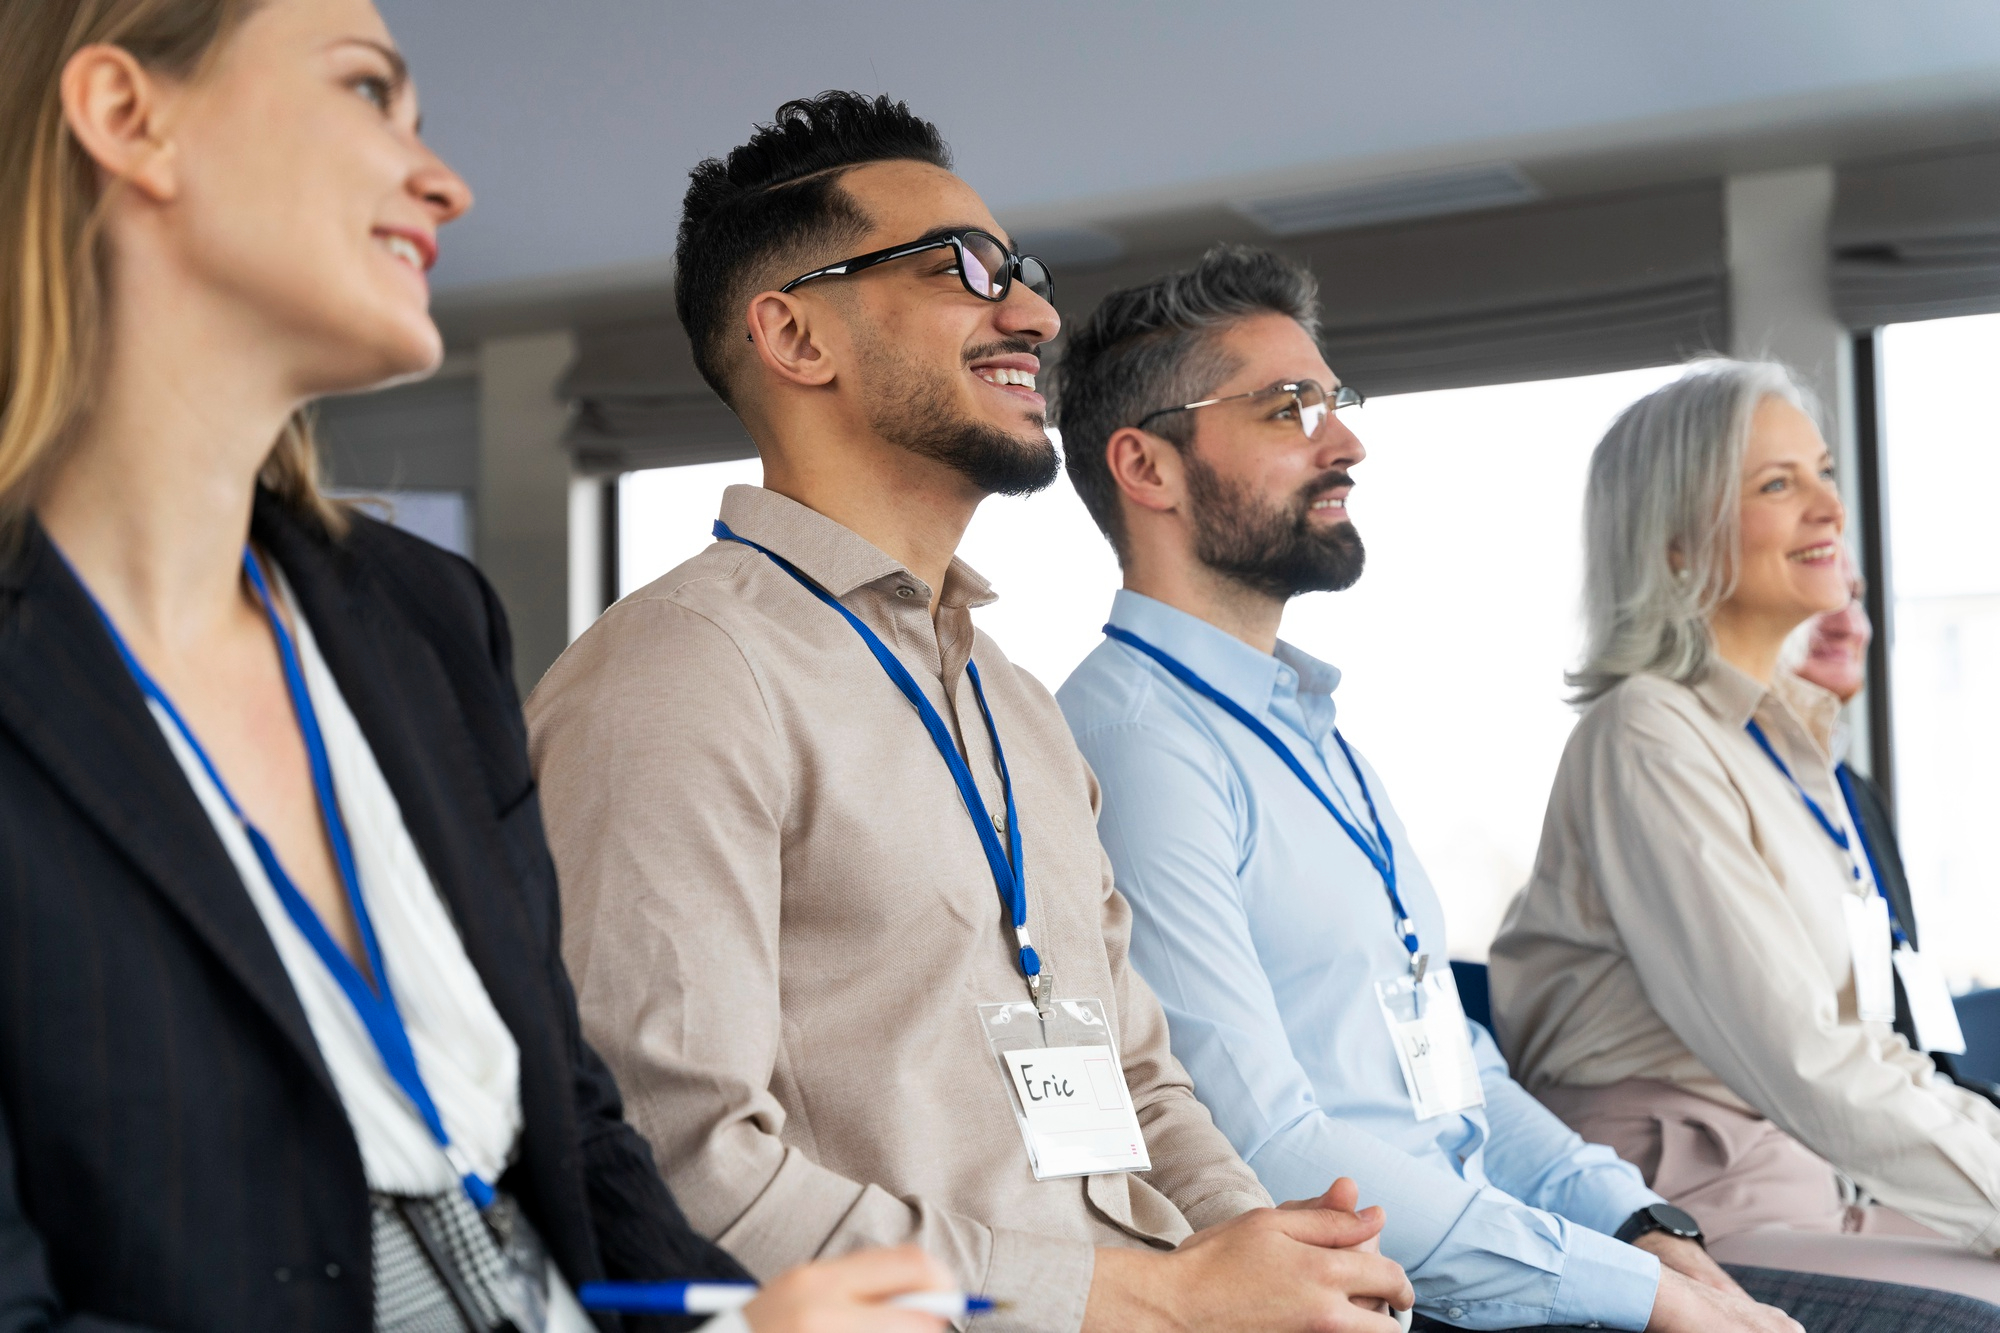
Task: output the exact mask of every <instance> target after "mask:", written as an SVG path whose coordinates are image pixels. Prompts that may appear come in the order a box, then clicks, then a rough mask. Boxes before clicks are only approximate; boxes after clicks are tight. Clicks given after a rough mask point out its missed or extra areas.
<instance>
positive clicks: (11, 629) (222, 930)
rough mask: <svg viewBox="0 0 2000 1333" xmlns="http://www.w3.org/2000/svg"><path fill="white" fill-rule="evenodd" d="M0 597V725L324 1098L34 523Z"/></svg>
mask: <svg viewBox="0 0 2000 1333" xmlns="http://www.w3.org/2000/svg"><path fill="white" fill-rule="evenodd" d="M0 598H4V599H5V601H4V602H0V726H4V727H5V728H7V729H8V730H9V731H11V732H13V734H14V736H15V738H16V739H17V740H19V742H20V743H21V745H22V746H23V747H24V748H25V749H26V750H28V751H29V752H30V753H31V754H33V755H34V756H35V758H36V760H37V761H38V762H39V763H40V764H41V765H42V767H43V768H44V769H45V770H46V771H47V772H48V774H49V776H50V777H51V778H52V779H53V780H54V781H55V782H56V783H58V784H60V785H61V786H62V787H63V789H64V790H65V791H67V792H68V793H69V795H70V798H71V799H72V800H74V801H75V802H76V803H77V805H78V806H79V807H80V808H81V809H82V810H83V811H84V813H85V814H86V815H87V816H88V817H89V818H90V819H91V820H92V821H93V822H95V823H96V824H97V825H98V827H99V828H101V829H102V830H103V831H104V833H105V836H106V837H108V838H109V839H110V840H111V841H112V842H113V843H114V844H115V845H116V846H117V847H118V848H119V850H120V851H121V852H122V853H123V854H124V855H125V857H126V858H127V859H128V860H130V861H131V862H132V864H133V865H134V866H135V867H136V868H137V869H138V870H139V872H140V874H141V875H143V876H144V877H145V878H146V879H147V880H148V881H149V882H150V883H151V884H152V885H153V886H154V887H155V888H157V889H158V890H159V891H160V893H161V894H163V895H164V896H165V897H166V898H167V900H168V901H169V902H171V903H172V904H173V906H174V907H175V908H176V909H177V910H178V911H179V913H180V915H181V916H182V917H183V918H184V919H185V920H186V921H187V923H188V924H189V926H190V927H192V929H193V930H194V932H195V933H196V934H197V935H198V936H199V937H200V938H201V939H202V940H203V942H204V943H206V944H207V946H208V947H209V948H210V949H211V950H212V951H213V952H214V953H215V955H216V956H217V957H218V958H220V959H221V961H222V963H223V965H224V966H225V967H227V968H228V970H229V971H230V973H231V974H232V975H233V976H234V977H235V978H236V980H237V981H238V982H240V983H241V984H242V985H243V987H244V988H245V989H246V990H248V991H249V993H250V995H251V997H252V998H253V999H254V1000H255V1001H256V1002H257V1003H258V1005H259V1006H260V1007H261V1008H262V1009H263V1010H264V1012H265V1014H266V1015H268V1016H269V1017H270V1019H271V1021H272V1022H273V1023H275V1024H276V1025H277V1026H278V1028H279V1030H280V1031H281V1032H282V1033H283V1034H284V1036H285V1038H286V1039H287V1040H288V1041H289V1042H290V1043H291V1044H292V1046H293V1047H294V1048H295V1049H296V1050H297V1051H298V1053H299V1055H300V1057H301V1058H302V1059H303V1060H304V1061H305V1062H306V1064H307V1066H308V1067H309V1068H310V1069H311V1070H312V1072H313V1075H314V1077H315V1078H317V1079H318V1080H319V1081H320V1083H321V1084H322V1085H323V1086H324V1087H325V1089H326V1091H327V1092H328V1094H329V1095H334V1088H333V1080H332V1077H331V1076H330V1075H329V1074H328V1073H327V1070H326V1065H325V1063H324V1061H322V1060H321V1058H320V1053H319V1044H318V1043H317V1042H316V1041H315V1040H314V1039H313V1035H312V1028H311V1026H310V1025H309V1024H308V1023H307V1022H306V1015H305V1010H304V1008H303V1007H302V1006H301V1005H300V1004H299V998H298V994H297V992H296V991H294V990H293V989H292V982H291V978H290V977H289V976H288V975H286V972H285V966H284V963H283V962H281V961H280V960H279V958H278V951H277V949H276V947H275V946H274V945H273V944H272V943H271V937H270V933H269V932H268V931H266V930H265V928H264V921H263V918H262V917H260V916H258V915H257V909H256V907H255V906H254V905H253V904H252V903H251V901H250V895H249V893H248V892H247V891H246V890H245V889H244V887H243V881H242V878H241V876H239V875H238V874H237V871H236V866H235V863H234V862H232V861H231V860H230V859H229V853H228V852H227V851H225V850H224V849H223V846H222V841H221V839H219V838H218V837H216V835H215V828H214V826H213V825H212V824H211V823H210V822H209V818H208V814H207V812H206V811H205V810H203V808H202V806H201V803H200V801H199V800H197V799H196V797H195V794H194V789H193V788H192V787H190V786H189V785H188V781H187V776H186V774H184V773H183V772H182V771H181V767H180V764H179V762H178V761H177V760H176V759H175V758H174V755H173V751H172V750H170V749H168V748H167V743H166V738H165V737H163V736H162V735H161V734H160V729H159V726H158V724H156V723H155V722H154V720H153V714H152V712H151V711H150V710H149V709H148V708H147V707H146V703H145V699H144V697H143V696H142V695H141V694H140V693H139V688H138V686H137V685H136V684H134V683H133V681H132V678H131V676H130V675H129V674H128V673H127V672H126V670H125V666H124V663H122V662H120V661H119V659H118V654H117V650H116V648H115V647H113V645H112V642H111V639H110V636H109V635H108V634H107V633H106V632H105V629H104V626H103V623H102V622H101V621H100V620H99V619H98V615H97V610H96V608H95V606H93V605H92V603H91V600H90V596H89V594H88V593H87V592H85V591H84V589H83V586H82V585H81V584H80V583H78V582H77V579H76V576H75V575H74V574H73V573H72V572H71V571H70V569H69V566H68V565H67V564H66V563H65V562H64V561H63V559H62V558H61V556H60V555H59V554H58V553H57V552H56V550H55V547H54V546H53V545H52V544H51V543H50V542H49V540H48V538H47V536H46V535H45V534H44V533H43V532H42V530H41V527H40V525H39V524H32V523H31V524H30V525H29V527H28V529H27V530H26V531H25V532H24V533H23V534H22V538H21V543H20V546H19V549H18V550H17V551H16V552H15V554H14V556H13V558H12V559H11V560H9V561H7V562H6V566H5V568H4V569H0ZM8 603H11V604H8Z"/></svg>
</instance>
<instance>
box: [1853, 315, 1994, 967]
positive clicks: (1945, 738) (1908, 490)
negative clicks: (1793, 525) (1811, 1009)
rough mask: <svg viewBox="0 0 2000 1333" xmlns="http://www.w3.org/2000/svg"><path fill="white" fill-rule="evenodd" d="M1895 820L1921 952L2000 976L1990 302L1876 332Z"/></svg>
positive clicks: (1992, 362) (1941, 960) (1992, 360)
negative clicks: (1962, 314)
mask: <svg viewBox="0 0 2000 1333" xmlns="http://www.w3.org/2000/svg"><path fill="white" fill-rule="evenodd" d="M1882 359H1883V394H1882V399H1883V402H1882V406H1883V413H1884V421H1883V428H1884V429H1883V460H1884V471H1885V474H1886V475H1885V479H1884V490H1885V492H1886V496H1885V498H1886V500H1887V504H1888V510H1889V513H1888V523H1887V525H1886V526H1887V530H1888V537H1889V560H1888V566H1889V577H1890V584H1891V587H1890V591H1891V593H1892V594H1893V602H1892V607H1893V609H1892V611H1891V618H1892V624H1893V629H1894V641H1893V642H1892V643H1891V645H1890V662H1889V665H1890V680H1889V684H1890V698H1891V706H1892V709H1893V713H1892V716H1893V718H1894V728H1893V735H1894V738H1895V747H1896V817H1897V825H1898V831H1899V840H1900V842H1901V844H1902V849H1903V859H1904V862H1905V865H1906V867H1907V869H1908V870H1909V874H1910V892H1911V894H1912V896H1913V897H1914V899H1915V903H1916V909H1917V919H1918V922H1919V923H1920V925H1921V927H1922V932H1923V934H1922V942H1923V945H1924V952H1925V953H1927V954H1934V955H1935V956H1936V957H1937V958H1938V961H1939V962H1940V963H1942V964H1943V966H1944V970H1945V975H1946V976H1947V977H1948V978H1949V979H1950V981H1951V983H1952V987H1953V989H1954V990H1961V991H1962V990H1967V989H1970V988H1972V987H1974V986H1981V985H1985V986H1991V985H1996V984H2000V894H1996V893H1995V892H1994V890H1995V888H1996V887H2000V846H1997V845H1996V844H1995V843H1994V841H1993V837H1992V828H1993V820H1994V811H1995V810H1996V809H2000V767H1996V765H1995V764H1994V762H1993V755H1994V753H1995V752H1996V750H2000V684H1996V683H2000V550H1996V547H1995V545H1994V540H1993V536H1992V532H1993V526H1992V524H1993V517H1992V505H1993V503H1994V497H1995V496H1996V495H2000V420H1996V418H1995V415H1994V413H1993V409H1992V405H1991V403H1990V402H1989V401H1988V399H1989V397H1990V391H1989V390H1988V389H1987V388H1984V387H1982V386H1988V385H1990V384H1991V383H1992V381H1990V380H1988V379H1987V378H1986V377H1987V376H1988V375H1990V374H1992V373H1993V367H1994V366H1995V365H1996V364H2000V315H1979V316H1974V317H1972V318H1969V319H1942V320H1932V321H1927V322H1925V323H1922V324H1897V325H1891V326H1890V327H1889V328H1887V329H1885V330H1884V331H1883V336H1882Z"/></svg>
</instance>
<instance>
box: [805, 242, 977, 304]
mask: <svg viewBox="0 0 2000 1333" xmlns="http://www.w3.org/2000/svg"><path fill="white" fill-rule="evenodd" d="M957 244H958V238H957V237H955V236H937V237H933V238H932V239H930V240H928V241H912V242H911V243H910V244H908V245H895V246H891V247H890V248H888V249H887V250H877V251H875V252H874V253H872V254H865V255H856V256H855V257H854V258H852V259H843V260H841V261H840V262H839V263H838V264H828V265H827V266H826V267H825V268H816V269H814V270H813V271H812V272H810V273H801V274H800V275H799V276H798V277H796V278H793V279H792V280H791V281H790V282H788V283H786V284H785V285H784V286H782V287H780V288H778V291H779V292H780V293H784V292H788V291H790V290H791V289H792V288H794V287H796V286H798V285H799V284H800V283H802V282H811V281H812V280H813V279H814V278H830V277H835V276H837V275H841V274H847V273H859V272H860V271H861V270H862V269H864V268H873V267H875V265H877V264H886V263H888V262H889V261H890V260H892V259H901V258H902V257H903V256H905V255H914V254H921V253H922V252H923V251H925V250H941V249H943V248H944V247H945V246H947V245H957Z"/></svg>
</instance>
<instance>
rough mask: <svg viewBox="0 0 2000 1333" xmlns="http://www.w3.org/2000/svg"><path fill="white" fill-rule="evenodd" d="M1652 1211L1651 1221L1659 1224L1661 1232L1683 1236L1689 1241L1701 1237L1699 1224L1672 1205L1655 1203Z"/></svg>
mask: <svg viewBox="0 0 2000 1333" xmlns="http://www.w3.org/2000/svg"><path fill="white" fill-rule="evenodd" d="M1652 1211H1653V1220H1654V1221H1655V1222H1657V1223H1659V1224H1660V1229H1661V1230H1662V1231H1665V1232H1667V1233H1668V1234H1670V1235H1675V1236H1684V1237H1687V1238H1689V1239H1693V1238H1695V1237H1697V1236H1699V1235H1701V1223H1699V1222H1697V1221H1695V1220H1694V1219H1693V1218H1692V1217H1690V1216H1688V1215H1687V1214H1686V1213H1684V1212H1682V1211H1681V1210H1680V1209H1678V1208H1676V1207H1674V1206H1673V1205H1672V1204H1668V1203H1656V1204H1654V1205H1653V1209H1652Z"/></svg>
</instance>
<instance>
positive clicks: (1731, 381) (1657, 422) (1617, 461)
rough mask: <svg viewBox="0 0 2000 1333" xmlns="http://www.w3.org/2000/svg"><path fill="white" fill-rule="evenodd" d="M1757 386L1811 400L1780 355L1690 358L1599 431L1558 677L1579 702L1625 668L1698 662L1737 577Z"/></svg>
mask: <svg viewBox="0 0 2000 1333" xmlns="http://www.w3.org/2000/svg"><path fill="white" fill-rule="evenodd" d="M1767 398H1782V399H1784V400H1785V401H1786V402H1788V403H1791V404H1792V405H1793V406H1794V407H1797V408H1799V409H1801V410H1802V411H1804V412H1806V413H1807V414H1808V415H1812V414H1813V411H1814V405H1813V402H1812V400H1811V397H1810V396H1809V394H1808V393H1807V391H1806V389H1805V388H1804V387H1803V386H1802V385H1801V384H1800V383H1799V381H1798V380H1797V378H1796V377H1794V376H1793V374H1792V372H1791V371H1789V370H1787V369H1786V368H1785V367H1784V366H1781V365H1777V364H1775V363H1773V362H1767V361H1732V360H1727V359H1724V358H1720V357H1712V358H1704V359H1703V360H1700V361H1692V362H1689V363H1688V366H1687V371H1686V373H1685V374H1683V375H1682V376H1681V377H1680V378H1679V379H1677V380H1675V381H1674V382H1673V383H1672V384H1669V385H1667V386H1666V387H1664V388H1661V389H1656V390H1654V391H1653V392H1652V393H1649V394H1647V395H1646V396H1645V397H1644V398H1641V399H1640V400H1639V401H1638V402H1636V403H1634V404H1632V406H1630V407H1628V408H1626V409H1625V410H1624V411H1623V412H1622V413H1620V414H1619V417H1618V419H1617V420H1616V421H1614V422H1612V423H1611V429H1610V430H1608V431H1606V432H1605V435H1604V438H1603V439H1602V440H1601V441H1599V442H1598V445H1597V449H1596V451H1595V452H1594V453H1592V454H1591V456H1590V482H1589V487H1588V489H1587V491H1586V492H1585V496H1584V505H1583V559H1584V566H1583V568H1584V575H1583V610H1584V622H1585V629H1586V633H1585V642H1584V656H1583V664H1582V665H1581V666H1580V667H1578V668H1577V669H1576V670H1575V671H1572V672H1570V673H1569V674H1568V676H1567V678H1566V679H1567V680H1568V681H1569V684H1570V685H1571V686H1572V687H1574V689H1575V690H1576V693H1575V694H1574V695H1573V696H1572V697H1571V702H1572V703H1574V704H1576V705H1577V706H1578V707H1581V706H1583V705H1585V704H1587V703H1590V702H1591V701H1592V700H1594V699H1598V698H1600V697H1602V696H1603V695H1604V694H1605V693H1607V692H1608V691H1610V690H1611V689H1612V687H1614V686H1615V685H1617V684H1618V682H1620V681H1622V680H1624V679H1625V678H1626V677H1627V676H1634V675H1638V674H1640V673H1641V672H1651V673H1653V674H1655V675H1660V676H1666V677H1667V678H1669V679H1671V680H1677V681H1690V680H1693V679H1695V678H1696V677H1697V676H1699V675H1700V674H1701V673H1702V671H1703V670H1704V669H1705V668H1706V667H1707V666H1708V660H1709V654H1710V652H1711V651H1712V641H1711V638H1710V634H1709V618H1710V616H1712V615H1713V614H1714V612H1715V608H1716V607H1717V605H1719V604H1720V603H1721V602H1722V601H1723V600H1724V599H1725V598H1727V597H1728V596H1729V594H1730V592H1731V590H1732V589H1733V588H1734V587H1735V582H1736V574H1735V570H1736V556H1737V550H1738V536H1739V533H1738V526H1737V507H1738V504H1739V503H1740V500H1741V492H1742V473H1743V451H1744V447H1745V446H1746V444H1747V443H1748V441H1749V437H1750V418H1751V416H1752V415H1753V414H1755V412H1756V411H1757V407H1758V405H1759V404H1761V403H1762V402H1763V401H1764V400H1765V399H1767ZM1674 555H1678V556H1679V557H1680V568H1679V569H1678V570H1676V569H1675V568H1674V563H1673V559H1672V557H1673V556H1674Z"/></svg>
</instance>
